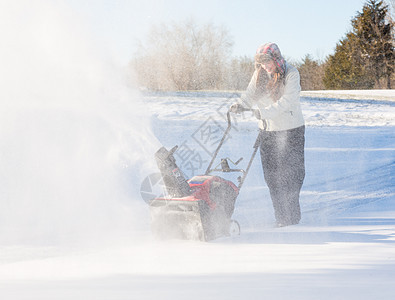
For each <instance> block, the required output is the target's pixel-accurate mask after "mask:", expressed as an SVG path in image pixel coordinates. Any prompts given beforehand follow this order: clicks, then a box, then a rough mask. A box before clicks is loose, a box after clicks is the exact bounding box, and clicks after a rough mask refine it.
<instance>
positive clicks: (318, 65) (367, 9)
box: [130, 0, 395, 90]
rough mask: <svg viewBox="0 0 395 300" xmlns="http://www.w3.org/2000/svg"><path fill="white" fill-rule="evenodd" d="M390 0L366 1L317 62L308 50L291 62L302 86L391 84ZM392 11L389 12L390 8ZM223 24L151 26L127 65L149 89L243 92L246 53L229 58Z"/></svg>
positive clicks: (393, 27)
mask: <svg viewBox="0 0 395 300" xmlns="http://www.w3.org/2000/svg"><path fill="white" fill-rule="evenodd" d="M394 2H395V0H391V2H389V3H390V4H391V6H390V4H387V3H385V2H384V1H378V0H368V1H367V2H366V3H365V4H364V5H363V8H362V10H361V11H360V12H358V13H357V14H356V16H355V17H354V18H352V20H351V27H352V29H351V30H350V31H349V32H347V33H346V34H345V37H344V38H343V39H341V40H340V41H339V42H338V43H337V44H336V47H335V51H334V53H333V54H331V55H329V56H328V57H326V58H325V59H324V60H323V61H319V60H315V59H314V58H313V57H312V56H311V55H310V54H307V55H305V57H304V58H303V59H302V61H300V62H293V63H292V64H293V65H295V66H296V67H297V68H298V70H299V73H300V79H301V86H302V90H321V89H372V88H378V89H380V88H388V89H390V88H392V87H393V86H394V83H395V78H394V77H395V76H394V75H395V71H394V68H395V50H394V46H395V35H394V33H395V22H394V10H395V4H394ZM391 9H392V10H391ZM232 46H233V41H232V39H231V36H230V34H229V32H228V31H227V29H226V28H224V27H219V26H215V25H214V24H212V23H208V24H205V25H201V26H199V25H198V24H197V23H196V22H195V21H194V20H188V21H186V22H182V23H179V24H177V23H173V24H170V25H166V24H162V25H160V26H156V27H153V28H152V29H151V31H150V33H149V34H148V38H147V40H146V41H145V43H143V42H140V45H139V47H138V51H137V52H136V54H135V56H134V58H133V60H132V61H131V63H130V65H131V68H132V69H133V70H134V71H135V73H136V74H137V80H138V84H139V85H140V86H142V87H145V88H146V89H149V90H244V89H245V88H246V87H247V85H248V83H249V81H250V79H251V75H252V73H253V71H254V60H253V58H252V57H247V56H244V57H232V56H231V50H232Z"/></svg>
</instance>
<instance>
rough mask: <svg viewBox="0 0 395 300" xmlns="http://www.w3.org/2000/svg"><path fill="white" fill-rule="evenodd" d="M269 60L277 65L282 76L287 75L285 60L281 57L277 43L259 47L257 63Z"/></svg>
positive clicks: (256, 55)
mask: <svg viewBox="0 0 395 300" xmlns="http://www.w3.org/2000/svg"><path fill="white" fill-rule="evenodd" d="M267 60H272V61H274V62H275V63H276V65H277V69H278V71H279V72H280V74H281V75H282V76H284V75H285V71H286V66H285V60H284V58H283V57H282V55H281V52H280V49H279V48H278V46H277V44H275V43H266V44H264V45H261V46H259V48H258V49H257V50H256V54H255V61H256V62H257V63H263V62H265V61H267Z"/></svg>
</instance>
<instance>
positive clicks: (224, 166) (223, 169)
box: [205, 107, 259, 189]
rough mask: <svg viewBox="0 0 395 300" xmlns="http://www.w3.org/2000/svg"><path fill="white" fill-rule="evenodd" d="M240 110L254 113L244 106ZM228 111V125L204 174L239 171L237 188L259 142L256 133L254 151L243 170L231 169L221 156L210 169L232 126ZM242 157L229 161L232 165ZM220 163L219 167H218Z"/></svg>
mask: <svg viewBox="0 0 395 300" xmlns="http://www.w3.org/2000/svg"><path fill="white" fill-rule="evenodd" d="M241 111H242V112H244V111H251V112H252V113H254V109H251V108H244V107H243V108H241ZM230 113H231V111H230V110H228V112H227V114H226V118H227V121H228V127H227V128H226V130H225V132H224V135H223V136H222V139H221V141H220V142H219V144H218V146H217V149H216V150H215V152H214V155H213V157H212V159H211V161H210V164H209V165H208V167H207V170H206V173H205V175H209V174H210V173H211V172H241V173H242V174H243V175H242V176H241V177H240V179H239V185H238V188H239V189H240V188H241V186H242V185H243V183H244V179H245V178H246V176H247V174H248V171H249V169H250V167H251V164H252V161H253V160H254V157H255V155H256V153H257V151H258V148H259V143H258V139H259V135H258V137H257V141H256V142H255V143H254V146H253V148H254V151H253V153H252V156H251V158H250V161H249V163H248V166H247V169H246V170H243V169H231V168H230V167H229V163H228V158H225V159H224V158H223V159H221V162H220V163H219V164H218V165H217V166H216V167H215V168H214V169H211V167H212V165H213V163H214V160H215V159H216V157H217V155H218V152H219V150H220V149H221V147H222V145H223V144H224V142H225V139H226V137H227V135H228V134H229V131H230V129H231V127H232V121H231V117H230ZM242 159H243V158H240V159H239V160H238V161H237V162H235V163H233V162H232V161H231V160H230V161H231V162H232V163H233V164H234V165H237V164H238V163H239V162H240V161H241V160H242ZM220 165H221V169H219V168H218V167H219V166H220Z"/></svg>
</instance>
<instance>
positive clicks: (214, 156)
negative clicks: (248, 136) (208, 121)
mask: <svg viewBox="0 0 395 300" xmlns="http://www.w3.org/2000/svg"><path fill="white" fill-rule="evenodd" d="M240 109H241V111H242V112H244V111H251V112H254V110H253V109H251V108H244V107H241V108H240ZM231 112H232V111H231V110H230V109H229V110H228V112H227V113H226V118H227V121H228V127H227V128H226V130H225V132H224V135H223V136H222V139H221V141H220V142H219V144H218V146H217V149H216V150H215V152H214V154H213V157H212V159H211V161H210V164H209V165H208V167H207V170H206V173H205V174H206V175H208V174H209V173H210V172H211V167H212V166H213V163H214V160H215V158H216V157H217V154H218V152H219V149H221V147H222V145H223V143H224V141H225V139H226V137H227V135H228V133H229V131H230V129H231V128H232V120H231V117H230V113H231Z"/></svg>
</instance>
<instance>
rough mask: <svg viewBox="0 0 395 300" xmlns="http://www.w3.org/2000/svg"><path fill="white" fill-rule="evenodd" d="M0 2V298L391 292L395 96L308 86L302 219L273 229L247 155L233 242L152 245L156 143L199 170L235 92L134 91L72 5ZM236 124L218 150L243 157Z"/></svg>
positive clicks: (250, 134) (246, 149) (250, 121)
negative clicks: (148, 183) (149, 200)
mask: <svg viewBox="0 0 395 300" xmlns="http://www.w3.org/2000/svg"><path fill="white" fill-rule="evenodd" d="M0 6H1V9H0V22H1V24H2V26H0V31H1V32H0V33H1V38H2V40H1V41H2V45H6V46H4V47H3V46H2V47H0V65H1V68H0V299H1V300H3V299H4V300H22V299H28V300H32V299H39V300H46V299H48V300H58V299H65V300H87V299H92V300H93V299H94V300H101V299H103V300H104V299H105V300H110V299H111V300H116V299H125V300H126V299H155V300H157V299H171V300H175V299H199V300H201V299H216V300H217V299H226V300H231V299H293V300H295V299H314V300H315V299H330V300H333V299H393V298H394V295H395V285H394V278H395V260H394V259H395V188H394V186H395V184H394V183H395V179H394V160H395V155H394V153H395V132H394V129H395V102H394V101H393V100H394V99H395V94H394V92H393V91H358V92H350V91H347V92H339V91H333V92H332V91H331V92H327V91H319V92H312V93H311V94H308V92H303V96H304V97H305V98H303V99H302V106H303V111H304V115H305V118H306V125H307V129H306V171H307V174H306V180H305V184H304V186H303V190H302V193H301V206H302V214H303V219H302V221H301V223H300V224H299V225H296V226H290V227H285V228H274V227H273V223H274V217H273V209H272V205H271V201H270V198H269V194H268V190H267V187H266V186H265V184H264V181H263V176H262V170H261V167H260V162H259V158H258V157H257V158H256V160H255V161H254V164H253V166H252V168H251V171H250V174H249V175H248V177H247V180H246V182H245V185H244V187H243V189H242V191H241V194H240V196H239V198H238V200H237V204H236V209H235V213H234V218H235V219H237V220H238V221H239V223H240V224H241V227H242V233H241V235H240V236H236V237H232V238H222V239H219V240H216V241H213V242H209V243H201V242H193V241H169V242H158V241H155V240H154V239H153V238H152V237H151V233H150V215H149V211H148V207H147V205H146V203H145V201H144V200H143V199H142V197H141V193H140V189H142V183H143V182H144V180H145V179H146V178H147V177H149V176H150V175H151V174H153V173H156V172H158V170H157V168H156V166H155V161H154V157H153V155H154V152H155V151H156V150H157V149H158V147H159V146H160V145H161V144H163V145H164V146H166V147H172V146H174V145H176V144H178V145H179V146H180V148H179V150H178V151H179V152H178V153H177V155H176V156H178V157H177V159H178V162H179V165H180V167H181V168H182V169H183V171H184V172H185V173H186V174H187V175H188V176H192V175H193V174H197V173H200V172H204V169H205V167H206V166H207V162H208V159H209V158H210V153H211V152H212V150H213V147H215V142H216V141H217V140H218V139H217V138H218V136H219V135H220V134H221V133H222V131H223V128H224V127H225V125H226V121H225V118H224V113H225V112H226V109H227V107H228V106H229V105H230V104H231V103H232V102H233V101H234V100H235V98H237V97H238V96H239V94H238V93H214V92H210V93H162V94H145V95H140V94H138V93H137V92H136V91H131V90H130V89H128V88H126V87H125V84H124V81H125V76H124V74H123V73H122V70H120V69H119V68H116V66H114V64H113V63H112V62H113V61H114V60H113V58H112V57H111V54H110V53H107V51H106V45H105V44H106V43H104V41H102V42H100V38H97V37H92V34H91V33H89V30H87V28H86V27H85V26H84V22H85V21H86V20H85V19H84V18H83V16H77V15H76V14H75V12H74V11H73V10H72V9H71V8H70V7H69V6H68V5H67V3H66V2H64V1H39V0H36V1H34V4H33V1H28V0H25V1H8V2H7V3H5V5H2V4H1V5H0ZM131 30H132V29H131ZM339 93H342V94H340V95H339ZM357 94H358V95H357ZM338 99H342V100H338ZM234 121H237V122H236V123H235V124H234V128H233V130H232V133H231V138H230V139H229V140H228V141H227V143H226V144H225V146H224V155H226V156H229V157H231V158H232V159H233V160H237V159H238V158H239V157H244V161H243V162H242V163H245V161H247V158H248V156H249V154H250V153H251V150H252V149H251V147H252V144H253V142H254V140H255V136H256V134H257V131H256V128H257V125H256V121H255V120H254V118H252V117H251V116H249V115H248V114H247V113H246V114H244V115H242V116H240V118H238V119H237V120H234ZM181 150H183V151H181ZM157 188H158V189H157ZM159 191H160V187H158V186H155V187H154V189H153V190H152V192H153V193H156V192H159ZM146 192H147V191H146Z"/></svg>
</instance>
